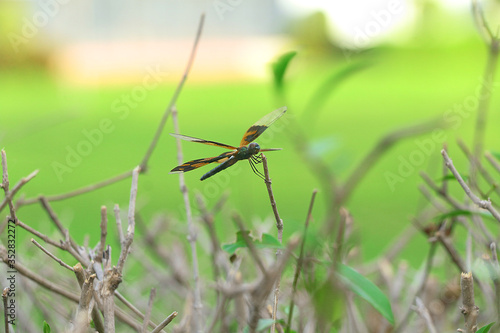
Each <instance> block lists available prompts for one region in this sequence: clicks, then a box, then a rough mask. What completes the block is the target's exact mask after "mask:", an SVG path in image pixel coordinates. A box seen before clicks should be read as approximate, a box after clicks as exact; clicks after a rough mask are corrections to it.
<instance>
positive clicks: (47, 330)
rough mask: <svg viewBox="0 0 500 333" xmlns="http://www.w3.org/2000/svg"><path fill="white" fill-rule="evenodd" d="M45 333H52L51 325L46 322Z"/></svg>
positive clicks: (44, 325)
mask: <svg viewBox="0 0 500 333" xmlns="http://www.w3.org/2000/svg"><path fill="white" fill-rule="evenodd" d="M43 333H50V325H49V324H48V323H47V322H46V321H45V320H44V321H43Z"/></svg>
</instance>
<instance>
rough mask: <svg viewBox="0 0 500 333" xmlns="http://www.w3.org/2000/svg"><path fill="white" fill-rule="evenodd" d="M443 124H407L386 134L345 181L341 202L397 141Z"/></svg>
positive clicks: (437, 122) (436, 122)
mask: <svg viewBox="0 0 500 333" xmlns="http://www.w3.org/2000/svg"><path fill="white" fill-rule="evenodd" d="M441 126H442V124H441V122H440V121H437V120H434V119H433V120H430V121H427V122H425V123H421V124H417V125H411V126H407V127H405V128H401V129H397V130H395V131H393V132H391V133H389V134H386V135H385V136H384V137H383V138H382V139H380V140H379V141H378V143H377V144H376V145H375V147H373V148H372V150H370V152H368V154H367V155H366V156H365V157H364V158H363V159H362V160H361V162H360V163H359V164H358V166H357V167H356V168H354V171H352V172H351V174H350V175H349V177H348V178H347V180H346V181H345V183H344V185H343V187H342V189H341V190H340V192H339V193H340V196H341V198H340V199H338V200H339V202H345V201H346V200H347V199H348V198H349V196H350V194H351V193H352V191H353V190H354V189H355V187H356V186H357V185H358V184H359V182H360V181H361V179H362V178H363V177H364V176H365V174H366V173H367V172H368V171H369V170H371V169H372V168H373V165H374V164H375V163H376V162H377V161H378V160H379V159H380V158H381V157H382V156H383V155H384V153H385V152H386V151H387V150H389V148H391V147H392V146H393V145H394V144H395V143H397V142H398V141H401V140H403V139H406V138H408V137H412V136H416V135H420V134H424V133H427V132H429V131H431V130H432V129H434V128H439V127H441Z"/></svg>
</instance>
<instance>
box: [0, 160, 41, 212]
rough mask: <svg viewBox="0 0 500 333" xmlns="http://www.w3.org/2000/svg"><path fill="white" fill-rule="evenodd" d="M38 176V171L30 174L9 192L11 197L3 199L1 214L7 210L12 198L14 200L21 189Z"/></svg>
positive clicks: (0, 208)
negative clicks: (6, 207)
mask: <svg viewBox="0 0 500 333" xmlns="http://www.w3.org/2000/svg"><path fill="white" fill-rule="evenodd" d="M37 174H38V170H35V171H33V172H32V173H30V174H29V175H28V176H26V177H24V178H21V180H20V181H19V182H18V183H17V184H16V185H15V186H14V187H13V188H12V190H10V191H9V195H8V196H6V197H5V198H4V199H3V201H2V203H0V212H1V211H2V210H3V209H4V208H5V206H6V205H7V203H8V202H9V200H11V201H12V198H14V196H15V195H16V193H17V192H18V191H19V190H20V189H21V187H23V186H24V184H26V183H27V182H29V181H30V180H31V179H33V178H35V176H36V175H37ZM2 187H3V186H2Z"/></svg>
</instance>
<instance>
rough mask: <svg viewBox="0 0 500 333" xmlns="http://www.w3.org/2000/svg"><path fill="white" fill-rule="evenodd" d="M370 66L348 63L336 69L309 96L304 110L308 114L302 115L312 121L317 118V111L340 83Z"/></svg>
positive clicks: (364, 63)
mask: <svg viewBox="0 0 500 333" xmlns="http://www.w3.org/2000/svg"><path fill="white" fill-rule="evenodd" d="M370 65H371V64H370V63H369V62H367V61H358V62H350V63H348V64H347V65H345V66H343V67H341V68H340V69H336V70H335V71H334V72H333V73H331V74H330V75H329V76H328V77H327V78H326V80H325V81H324V82H323V83H322V84H321V85H320V86H319V87H318V89H316V91H315V92H314V94H313V95H312V96H311V98H310V100H309V102H308V103H307V107H306V110H308V112H306V113H304V116H306V117H308V119H312V118H315V117H317V116H318V113H319V110H320V109H321V107H322V106H323V105H324V103H325V102H326V100H327V98H328V97H330V96H331V95H332V93H333V92H334V91H335V89H336V88H337V87H339V86H340V85H341V84H342V82H344V81H345V80H346V79H348V78H349V77H351V76H352V75H353V74H355V73H357V72H359V71H361V70H363V69H365V68H368V67H369V66H370Z"/></svg>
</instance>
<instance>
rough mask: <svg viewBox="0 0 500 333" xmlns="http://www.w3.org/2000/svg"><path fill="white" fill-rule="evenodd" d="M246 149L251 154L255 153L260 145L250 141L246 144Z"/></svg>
mask: <svg viewBox="0 0 500 333" xmlns="http://www.w3.org/2000/svg"><path fill="white" fill-rule="evenodd" d="M248 150H249V151H250V153H252V155H253V154H257V153H258V152H259V151H260V146H259V144H258V143H257V142H252V143H250V144H249V145H248Z"/></svg>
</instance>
